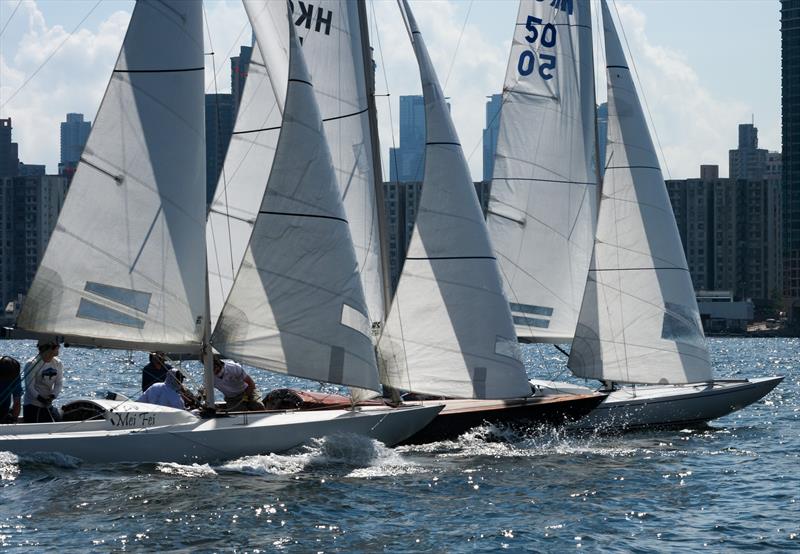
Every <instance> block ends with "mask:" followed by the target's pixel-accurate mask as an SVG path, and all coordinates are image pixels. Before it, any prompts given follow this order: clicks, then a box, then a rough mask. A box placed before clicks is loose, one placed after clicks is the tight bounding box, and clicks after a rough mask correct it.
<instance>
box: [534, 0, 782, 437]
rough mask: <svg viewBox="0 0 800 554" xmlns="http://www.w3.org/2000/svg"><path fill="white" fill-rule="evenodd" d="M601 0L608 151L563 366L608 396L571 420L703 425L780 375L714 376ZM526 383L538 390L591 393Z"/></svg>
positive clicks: (649, 147) (615, 425) (594, 424)
mask: <svg viewBox="0 0 800 554" xmlns="http://www.w3.org/2000/svg"><path fill="white" fill-rule="evenodd" d="M601 5H602V12H603V27H604V36H605V49H606V59H607V79H608V152H607V156H606V165H605V179H604V181H603V185H602V198H601V200H600V208H599V214H598V222H597V232H596V237H595V239H594V250H593V256H592V261H591V266H590V269H589V271H588V278H587V280H586V289H585V291H584V295H583V302H582V305H581V310H580V316H579V318H578V322H577V326H576V329H575V336H574V339H573V340H572V348H571V351H570V355H569V361H568V367H569V369H570V370H571V371H572V373H573V374H574V375H575V376H577V377H582V378H586V379H597V380H599V381H601V382H602V383H603V389H602V390H605V391H608V392H609V396H608V398H607V399H606V400H605V401H604V402H603V403H602V404H601V405H600V406H599V407H598V408H597V409H596V410H595V411H593V412H592V413H591V414H590V415H589V416H588V417H587V418H585V419H583V420H581V421H580V422H578V423H577V424H576V426H579V427H588V428H606V429H632V428H641V427H668V426H684V425H692V424H698V423H704V422H707V421H709V420H712V419H716V418H718V417H722V416H724V415H727V414H729V413H731V412H733V411H735V410H738V409H741V408H743V407H745V406H747V405H749V404H752V403H753V402H755V401H757V400H759V399H760V398H762V397H763V396H765V395H766V394H768V393H769V392H770V391H771V390H772V389H773V388H774V387H775V386H777V385H778V383H780V382H781V380H782V379H783V377H765V378H758V379H745V380H718V379H714V378H713V372H712V367H711V362H710V357H709V352H708V348H707V346H706V342H705V337H704V335H703V328H702V324H701V322H700V314H699V310H698V308H697V302H696V299H695V296H694V289H693V287H692V281H691V278H690V275H689V268H688V265H687V263H686V257H685V255H684V252H683V248H682V246H681V241H680V236H679V234H678V229H677V225H676V223H675V218H674V215H673V213H672V207H671V205H670V202H669V197H668V195H667V190H666V186H665V184H664V178H663V176H662V174H661V168H660V166H659V163H658V158H657V156H656V153H655V149H654V147H653V142H652V139H651V137H650V133H649V131H648V128H647V123H646V120H645V118H644V113H643V111H642V108H641V104H640V102H639V98H638V96H637V94H636V89H635V86H634V83H633V79H632V78H631V72H630V69H629V66H628V63H627V60H626V58H625V55H624V53H623V50H622V46H621V43H620V40H619V37H618V35H617V31H616V28H615V26H614V22H613V20H612V18H611V13H610V11H609V9H608V6H607V4H606V2H605V0H602V2H601ZM535 384H536V385H537V386H538V387H539V388H540V390H541V391H542V393H544V394H547V393H550V392H563V391H573V392H580V391H584V392H585V391H587V390H590V389H588V388H586V387H576V386H574V385H565V384H560V383H552V382H550V383H548V382H535ZM620 385H626V386H620ZM636 385H646V386H636Z"/></svg>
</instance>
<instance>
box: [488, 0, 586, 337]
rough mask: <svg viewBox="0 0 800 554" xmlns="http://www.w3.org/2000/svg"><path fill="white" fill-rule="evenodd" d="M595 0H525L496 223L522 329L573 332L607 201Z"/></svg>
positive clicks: (510, 77) (492, 213) (502, 141)
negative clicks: (600, 184)
mask: <svg viewBox="0 0 800 554" xmlns="http://www.w3.org/2000/svg"><path fill="white" fill-rule="evenodd" d="M595 166H596V163H595V95H594V68H593V60H592V29H591V15H590V10H589V2H588V1H580V2H574V3H573V2H571V1H570V2H559V3H556V5H555V6H554V3H553V2H542V1H541V0H522V1H521V2H520V6H519V13H518V16H517V23H516V27H515V32H514V41H513V44H512V46H511V55H510V58H509V62H508V68H507V70H506V78H505V84H504V87H503V103H502V108H501V111H500V129H499V134H498V139H497V151H496V153H495V159H494V171H493V175H492V189H491V198H490V201H489V213H488V216H487V223H488V226H489V234H490V236H491V238H492V243H493V245H494V249H495V252H496V254H497V258H498V262H499V264H500V271H501V273H502V275H503V284H504V288H505V292H506V296H507V297H508V300H509V302H510V304H511V310H512V313H513V316H514V323H515V326H516V332H517V336H518V337H519V338H520V340H522V341H526V342H527V341H535V342H568V341H569V340H571V339H572V336H573V334H574V331H575V325H576V322H577V319H578V312H579V310H580V306H581V299H582V297H583V289H584V286H585V284H586V271H587V269H588V267H589V261H590V259H591V254H592V241H593V239H594V229H595V227H594V225H595V218H596V206H597V178H596V167H595Z"/></svg>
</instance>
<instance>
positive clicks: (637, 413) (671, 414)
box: [532, 377, 783, 431]
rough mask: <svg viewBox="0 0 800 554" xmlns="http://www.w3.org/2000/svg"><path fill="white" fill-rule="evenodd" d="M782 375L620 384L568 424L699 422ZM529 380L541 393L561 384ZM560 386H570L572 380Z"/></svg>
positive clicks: (735, 406) (751, 398) (742, 403)
mask: <svg viewBox="0 0 800 554" xmlns="http://www.w3.org/2000/svg"><path fill="white" fill-rule="evenodd" d="M782 380H783V377H762V378H757V379H748V380H744V381H711V382H709V383H699V384H691V385H643V386H638V387H629V386H626V387H622V388H620V389H618V390H615V391H613V392H611V393H610V394H609V395H608V398H607V399H606V400H604V401H603V402H602V403H601V404H600V405H599V406H598V407H597V408H596V409H595V410H594V411H592V412H591V413H590V414H589V415H588V416H586V417H585V418H583V419H581V420H580V421H578V422H576V423H574V424H572V425H571V427H574V428H580V429H597V430H602V431H626V430H633V429H643V428H674V427H687V426H692V425H700V424H703V423H707V422H709V421H711V420H714V419H717V418H720V417H723V416H726V415H728V414H730V413H733V412H735V411H737V410H741V409H742V408H744V407H746V406H749V405H750V404H752V403H753V402H757V401H758V400H760V399H761V398H763V397H764V396H766V395H767V394H769V392H770V391H772V389H774V388H775V387H776V386H777V385H778V384H779V383H780V382H781V381H782ZM532 383H533V384H534V385H535V386H536V387H538V390H539V391H540V393H541V394H543V395H544V396H547V394H548V393H549V392H556V391H563V390H564V389H565V386H564V384H558V383H555V384H554V383H548V382H546V381H532ZM566 386H571V387H573V389H571V390H576V386H575V385H566ZM586 390H590V389H588V388H587V389H586Z"/></svg>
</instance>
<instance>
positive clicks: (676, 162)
mask: <svg viewBox="0 0 800 554" xmlns="http://www.w3.org/2000/svg"><path fill="white" fill-rule="evenodd" d="M616 5H617V9H618V13H619V16H620V17H621V19H622V26H623V28H624V29H625V34H626V36H627V40H628V43H629V45H630V49H631V50H632V51H633V64H634V65H635V68H636V71H637V73H638V77H639V80H638V81H637V83H636V85H637V88H638V91H639V95H640V99H641V100H642V107H643V108H644V109H645V111H647V108H648V106H649V111H650V114H651V115H652V121H650V122H649V123H650V128H651V134H653V132H652V130H653V125H655V129H656V130H657V133H658V138H659V139H660V142H661V147H662V148H663V153H662V152H659V158H660V159H661V163H662V169H663V170H664V175H665V177H667V176H668V175H667V168H668V169H669V176H671V178H673V179H685V178H690V177H698V176H699V175H700V165H701V164H717V165H719V166H720V175H727V173H728V152H727V149H726V148H725V145H730V147H731V148H732V147H735V138H732V133H731V131H732V130H733V129H736V128H737V125H738V124H739V123H741V122H743V121H749V120H750V113H751V112H752V110H751V108H750V107H749V106H748V105H747V104H745V103H743V102H740V101H737V100H732V99H729V98H722V97H719V96H718V95H717V96H715V95H714V94H713V93H712V92H711V90H710V88H709V87H708V86H707V85H706V84H705V83H704V82H703V79H702V78H701V77H700V76H699V75H698V74H697V72H696V71H695V70H694V69H693V68H692V66H691V65H690V64H689V62H688V61H687V60H686V59H685V58H684V56H682V55H681V54H680V53H678V52H676V51H674V50H671V49H669V48H666V47H664V46H661V45H658V44H654V43H653V42H652V41H651V40H650V39H649V37H648V35H647V18H646V17H645V15H644V14H643V13H642V12H641V11H640V10H639V9H637V8H636V7H635V6H634V5H632V4H630V3H621V2H618V3H617V4H616ZM617 31H618V32H619V33H620V38H621V40H622V41H623V48H624V47H625V45H624V42H625V38H624V37H623V36H622V31H621V30H620V29H619V27H618V29H617ZM626 56H630V54H629V53H628V52H627V51H626ZM629 62H630V60H629ZM603 86H605V85H603ZM605 96H606V95H605V90H599V91H598V98H605ZM645 99H646V102H647V104H645ZM653 141H654V142H656V135H655V134H653ZM656 149H657V150H658V144H657V143H656ZM662 154H663V156H662ZM665 159H666V163H665Z"/></svg>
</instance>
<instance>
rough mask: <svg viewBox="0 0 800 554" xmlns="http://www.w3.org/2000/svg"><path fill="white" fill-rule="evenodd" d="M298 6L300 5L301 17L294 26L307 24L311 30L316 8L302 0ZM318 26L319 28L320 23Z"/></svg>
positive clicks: (307, 27)
mask: <svg viewBox="0 0 800 554" xmlns="http://www.w3.org/2000/svg"><path fill="white" fill-rule="evenodd" d="M298 4H299V5H300V17H298V18H297V21H295V22H294V24H295V25H302V24H303V23H305V25H306V29H311V18H312V16H313V15H314V6H313V5H312V4H308V5H306V3H305V2H303V1H302V0H300V1H299V2H298ZM317 26H319V23H317Z"/></svg>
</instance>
